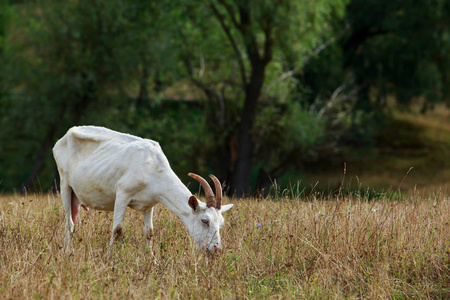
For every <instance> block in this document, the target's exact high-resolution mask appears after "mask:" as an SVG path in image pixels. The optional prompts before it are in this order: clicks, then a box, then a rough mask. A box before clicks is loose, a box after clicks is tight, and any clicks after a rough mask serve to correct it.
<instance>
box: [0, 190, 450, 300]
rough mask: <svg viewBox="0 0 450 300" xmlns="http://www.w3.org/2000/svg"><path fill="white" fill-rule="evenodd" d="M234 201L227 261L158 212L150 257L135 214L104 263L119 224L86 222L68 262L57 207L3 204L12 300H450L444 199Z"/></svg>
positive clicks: (438, 195) (0, 245) (85, 218)
mask: <svg viewBox="0 0 450 300" xmlns="http://www.w3.org/2000/svg"><path fill="white" fill-rule="evenodd" d="M294 194H295V193H291V192H289V191H285V193H282V194H281V195H279V196H277V197H274V198H269V199H245V200H237V199H225V201H224V202H225V203H229V202H234V203H235V206H234V207H233V209H231V210H230V211H229V212H227V213H226V215H225V226H224V227H223V228H222V231H221V233H222V242H223V245H224V250H223V252H222V253H221V254H220V255H218V256H216V257H209V256H207V255H205V254H203V253H200V252H198V251H197V250H196V249H195V246H194V244H193V242H192V240H191V238H190V237H189V234H188V232H187V230H186V228H185V227H184V225H183V224H182V223H181V222H180V221H179V220H178V218H177V217H176V216H175V215H174V214H173V213H172V212H170V211H169V210H168V209H166V208H165V207H163V206H161V205H159V206H157V207H156V209H155V218H154V225H155V236H154V238H153V249H152V251H153V255H152V254H151V250H150V249H149V248H147V247H146V246H145V245H146V243H145V240H144V233H143V217H142V214H141V213H139V212H136V211H133V210H131V209H129V210H127V212H126V215H125V219H124V228H123V234H122V237H121V238H120V239H119V241H118V243H117V244H116V245H115V247H114V250H113V253H112V256H111V257H110V258H109V259H107V260H106V259H104V254H105V253H106V250H107V246H108V242H109V238H110V230H111V226H112V213H106V212H98V211H93V210H90V211H89V212H85V211H82V212H80V214H79V218H78V220H77V224H76V228H75V233H74V240H75V241H74V248H75V252H74V254H73V255H70V256H68V255H66V254H65V253H64V252H63V250H62V242H63V237H64V226H65V224H64V213H63V207H62V204H61V201H60V198H59V195H53V194H48V195H47V194H28V195H3V196H0V294H1V295H2V296H1V298H3V299H60V298H65V299H92V298H93V299H103V298H108V299H117V298H121V299H143V298H147V299H178V298H180V299H267V298H270V299H281V298H282V299H294V298H295V299H299V298H300V299H301V298H308V299H311V298H312V299H314V298H317V299H342V298H347V299H361V298H362V299H386V298H388V299H406V298H429V299H449V298H450V230H449V222H450V201H449V198H448V196H447V193H446V191H443V190H435V191H431V190H430V191H427V192H418V191H416V192H411V193H409V194H408V195H405V194H403V195H396V196H395V197H394V196H392V195H389V194H385V195H380V196H379V197H378V198H376V199H374V198H371V200H369V199H368V198H367V197H366V196H365V195H364V194H358V193H353V194H348V195H344V194H342V193H336V194H330V195H323V194H316V193H312V194H309V195H294Z"/></svg>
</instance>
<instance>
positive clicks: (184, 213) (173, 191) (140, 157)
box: [53, 126, 233, 255]
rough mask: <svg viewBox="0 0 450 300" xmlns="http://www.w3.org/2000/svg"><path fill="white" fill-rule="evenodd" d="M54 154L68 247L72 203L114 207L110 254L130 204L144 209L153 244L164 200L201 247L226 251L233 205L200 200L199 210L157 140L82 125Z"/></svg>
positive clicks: (71, 131)
mask: <svg viewBox="0 0 450 300" xmlns="http://www.w3.org/2000/svg"><path fill="white" fill-rule="evenodd" d="M53 155H54V157H55V160H56V164H57V166H58V171H59V174H60V177H61V198H62V202H63V205H64V209H65V212H66V238H65V245H66V246H69V245H71V236H72V233H73V229H74V223H73V221H72V207H75V209H76V208H77V207H80V205H82V206H84V207H85V208H86V209H87V208H93V209H96V210H105V211H114V220H113V229H112V237H111V241H110V245H109V249H108V254H109V253H110V250H111V246H112V245H113V243H114V240H115V238H116V237H117V236H118V235H120V233H121V229H122V221H123V216H124V213H125V209H126V208H127V207H128V206H129V207H131V208H133V209H136V210H140V211H143V214H144V223H145V224H144V225H145V226H144V230H145V237H146V240H147V245H148V246H150V245H151V236H152V234H153V221H152V217H153V207H154V206H155V205H156V204H158V203H161V204H163V205H165V206H167V207H168V208H169V209H170V210H171V211H173V212H174V213H175V214H176V215H177V216H178V217H179V218H180V219H181V221H182V222H183V223H184V225H186V227H187V228H188V230H189V233H190V235H191V236H192V237H193V238H194V240H195V242H196V244H197V245H198V246H199V247H201V248H202V249H207V250H209V251H210V252H215V251H217V250H220V249H221V247H222V246H221V241H220V233H219V229H220V227H222V225H223V217H222V213H223V212H225V211H227V210H228V209H230V208H231V207H232V206H233V204H229V205H223V206H222V208H221V210H220V211H219V210H217V209H215V208H206V205H205V203H202V202H200V201H198V204H199V206H198V207H197V208H196V209H195V211H194V209H193V208H191V207H190V206H189V204H188V199H189V197H191V195H192V194H191V193H190V191H189V190H188V189H187V187H186V186H185V185H184V184H183V183H182V182H181V180H180V179H179V178H178V177H177V175H176V174H175V173H174V172H173V171H172V169H171V168H170V165H169V162H168V160H167V158H166V156H165V155H164V153H163V151H162V149H161V147H160V146H159V144H158V143H157V142H155V141H152V140H148V139H142V138H140V137H136V136H133V135H129V134H124V133H119V132H116V131H112V130H110V129H106V128H103V127H96V126H80V127H72V128H71V129H69V131H68V132H67V133H66V134H65V135H64V136H63V137H62V138H61V139H60V140H59V141H58V142H57V143H56V144H55V146H54V148H53ZM202 219H203V222H202ZM205 220H207V222H208V223H209V226H207V225H208V224H205V223H204V222H206V221H205ZM70 247H71V249H72V246H70ZM72 250H73V249H72ZM108 254H107V255H108Z"/></svg>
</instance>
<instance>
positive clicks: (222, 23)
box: [209, 1, 247, 86]
mask: <svg viewBox="0 0 450 300" xmlns="http://www.w3.org/2000/svg"><path fill="white" fill-rule="evenodd" d="M222 2H223V1H222ZM209 6H210V8H211V10H212V11H213V13H214V15H215V16H216V18H217V20H218V21H219V23H220V26H222V29H223V31H225V34H226V35H227V37H228V40H229V41H230V43H231V46H232V47H233V50H234V52H235V53H236V58H237V61H238V64H239V70H240V73H241V80H242V85H244V86H245V84H246V82H247V74H246V71H245V65H244V60H243V59H242V53H241V51H240V50H239V47H238V45H237V43H236V40H235V39H234V37H233V35H232V34H231V30H230V28H229V27H228V26H227V24H225V17H224V16H223V15H222V14H221V13H220V12H219V10H218V9H217V6H216V5H215V4H214V3H213V2H212V1H210V4H209ZM226 7H227V6H225V8H226ZM231 19H232V20H231V21H232V23H233V24H234V25H235V26H236V27H238V24H237V21H236V20H235V19H234V18H233V17H231Z"/></svg>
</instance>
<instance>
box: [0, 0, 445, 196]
mask: <svg viewBox="0 0 450 300" xmlns="http://www.w3.org/2000/svg"><path fill="white" fill-rule="evenodd" d="M449 13H450V1H448V0H433V1H431V2H424V3H414V5H411V4H410V3H406V2H404V1H400V0H394V1H384V0H383V1H375V0H370V1H365V0H352V1H349V0H340V1H336V0H334V1H331V0H320V1H311V0H308V1H300V0H295V1H276V2H274V1H271V0H263V1H256V0H251V1H240V0H205V1H201V2H198V1H191V0H189V1H183V2H182V3H178V2H173V1H166V0H164V1H156V2H155V1H152V2H149V1H141V0H140V1H121V0H95V1H93V2H90V3H89V5H85V4H84V3H81V2H77V1H56V0H50V1H40V0H39V1H20V2H11V1H4V0H3V1H2V0H0V64H1V68H0V126H1V128H2V130H1V131H0V180H1V181H2V187H4V188H8V189H9V188H17V187H19V186H20V185H21V184H22V183H25V184H26V185H31V184H32V182H33V180H36V178H37V177H36V176H37V175H38V174H40V175H41V179H42V181H41V184H42V186H44V189H45V187H47V186H50V185H51V183H52V178H53V177H54V175H55V171H56V170H55V167H54V163H53V160H52V157H51V151H50V150H51V147H52V145H53V144H54V142H55V141H56V140H57V139H58V138H59V137H61V136H62V135H63V134H64V133H65V131H66V130H67V129H68V128H69V127H70V126H73V125H78V124H96V125H104V126H108V127H111V128H113V129H118V130H122V131H127V132H130V133H134V134H137V135H142V136H145V137H148V138H152V139H155V140H158V141H159V142H160V143H161V144H162V146H163V149H164V150H165V152H166V154H167V156H168V157H169V160H170V161H171V162H172V166H173V167H174V169H175V171H176V172H177V173H181V174H185V173H187V171H190V170H192V169H198V172H200V171H207V170H215V173H219V174H221V175H222V176H223V177H232V176H233V175H234V174H232V172H233V171H232V170H236V168H234V167H235V166H234V163H235V161H233V159H234V160H235V157H234V155H235V154H236V153H239V151H238V150H239V149H237V150H236V149H233V145H236V141H237V140H239V137H241V136H242V132H244V131H246V130H247V129H245V130H243V128H250V129H249V130H247V131H249V132H250V134H249V135H248V136H247V139H245V138H244V139H241V144H242V141H244V142H245V141H251V145H250V147H248V149H249V150H248V151H249V152H250V153H249V156H251V158H250V159H251V162H252V163H254V164H255V165H256V166H257V167H254V166H253V170H251V171H252V172H253V174H255V173H257V172H258V171H259V170H260V169H261V166H264V168H263V169H264V170H263V171H264V172H265V173H266V174H271V173H272V175H273V174H278V175H282V174H283V173H284V172H286V171H287V170H292V169H298V168H301V167H302V166H303V162H305V161H307V160H310V159H314V158H320V157H321V156H323V157H329V156H330V155H329V154H330V153H333V154H335V153H339V152H340V153H342V152H344V151H343V149H344V150H345V148H346V147H348V145H351V146H352V147H361V146H365V147H367V146H373V145H374V142H373V135H374V132H377V128H378V127H379V126H380V124H381V123H382V122H380V119H381V117H382V116H384V114H385V113H386V112H385V110H384V109H385V107H386V106H387V103H388V101H387V99H388V97H390V96H394V97H395V99H396V100H397V102H398V103H401V104H403V105H408V104H410V103H411V102H412V101H413V100H415V99H418V98H420V99H421V101H422V103H424V105H423V111H425V110H426V109H428V108H429V107H430V106H432V105H434V104H435V103H438V102H442V101H448V99H449V97H450V96H449V95H450V88H449V87H450V82H449V81H450V74H449V71H448V70H450V56H449V53H450V51H449V50H450V31H449V26H448V22H447V17H448V15H449ZM185 85H187V86H188V88H187V92H186V93H185V94H184V95H182V96H179V97H177V96H178V95H177V96H176V98H177V99H178V98H189V99H196V101H195V104H193V103H186V104H183V103H181V104H173V102H170V103H168V101H167V99H166V98H169V97H173V95H174V94H176V92H175V93H174V92H173V90H177V89H179V88H180V87H181V86H183V87H184V86H185ZM199 91H200V93H199ZM201 93H203V94H201ZM168 95H169V96H168ZM182 100H183V99H182ZM182 100H181V101H182ZM249 103H250V104H249ZM380 116H381V117H380ZM249 120H250V121H249ZM243 124H244V125H245V126H243ZM246 126H247V127H246ZM269 145H270V146H269ZM239 146H240V145H239V144H237V146H236V147H239ZM244 156H245V157H247V156H246V155H244ZM233 157H234V158H233ZM250 167H251V164H250ZM228 179H229V178H228Z"/></svg>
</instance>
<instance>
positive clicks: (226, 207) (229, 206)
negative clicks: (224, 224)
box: [220, 204, 234, 214]
mask: <svg viewBox="0 0 450 300" xmlns="http://www.w3.org/2000/svg"><path fill="white" fill-rule="evenodd" d="M233 205H234V204H227V205H222V207H221V208H220V212H221V213H222V214H223V213H224V212H226V211H227V210H229V209H230V208H232V207H233Z"/></svg>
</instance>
